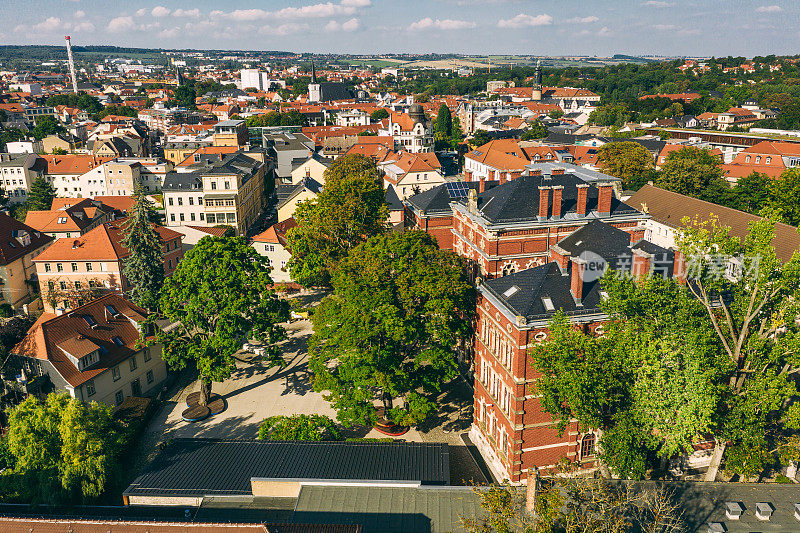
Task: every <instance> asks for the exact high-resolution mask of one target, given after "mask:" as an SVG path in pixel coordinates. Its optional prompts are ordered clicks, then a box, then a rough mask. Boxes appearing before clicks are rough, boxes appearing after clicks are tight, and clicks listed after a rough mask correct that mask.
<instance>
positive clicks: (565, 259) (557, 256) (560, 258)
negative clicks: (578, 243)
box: [550, 244, 570, 274]
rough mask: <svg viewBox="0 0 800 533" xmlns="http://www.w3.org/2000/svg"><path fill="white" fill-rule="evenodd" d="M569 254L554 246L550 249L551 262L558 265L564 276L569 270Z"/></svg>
mask: <svg viewBox="0 0 800 533" xmlns="http://www.w3.org/2000/svg"><path fill="white" fill-rule="evenodd" d="M569 257H570V256H569V252H568V251H566V250H565V249H563V248H562V247H560V246H559V245H557V244H554V245H553V246H551V247H550V261H555V262H556V263H558V268H560V269H561V273H562V274H566V273H567V270H568V269H569Z"/></svg>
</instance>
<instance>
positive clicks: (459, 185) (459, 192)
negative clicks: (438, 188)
mask: <svg viewBox="0 0 800 533" xmlns="http://www.w3.org/2000/svg"><path fill="white" fill-rule="evenodd" d="M445 186H446V187H447V194H449V195H450V198H466V197H467V193H469V187H467V184H466V183H464V182H463V181H448V182H447V183H445Z"/></svg>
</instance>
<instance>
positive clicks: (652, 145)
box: [598, 137, 667, 154]
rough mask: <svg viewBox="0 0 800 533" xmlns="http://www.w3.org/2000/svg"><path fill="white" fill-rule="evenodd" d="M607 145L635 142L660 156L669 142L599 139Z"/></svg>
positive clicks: (636, 138) (637, 139)
mask: <svg viewBox="0 0 800 533" xmlns="http://www.w3.org/2000/svg"><path fill="white" fill-rule="evenodd" d="M598 139H601V140H603V141H605V142H607V143H616V142H634V143H636V144H640V145H642V146H643V147H645V148H647V150H648V151H649V152H651V153H654V154H660V153H661V150H663V149H664V147H665V146H666V145H667V141H662V140H660V139H640V138H638V137H631V138H630V139H624V138H615V137H598Z"/></svg>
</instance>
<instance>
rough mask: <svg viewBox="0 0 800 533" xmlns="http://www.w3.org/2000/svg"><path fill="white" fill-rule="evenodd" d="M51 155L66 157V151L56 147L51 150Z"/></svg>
mask: <svg viewBox="0 0 800 533" xmlns="http://www.w3.org/2000/svg"><path fill="white" fill-rule="evenodd" d="M53 155H67V151H66V150H64V149H63V148H59V147H58V146H56V147H55V148H53Z"/></svg>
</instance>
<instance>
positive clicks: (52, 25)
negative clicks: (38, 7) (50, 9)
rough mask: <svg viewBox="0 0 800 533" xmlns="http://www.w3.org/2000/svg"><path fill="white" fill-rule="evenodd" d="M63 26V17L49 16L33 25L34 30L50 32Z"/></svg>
mask: <svg viewBox="0 0 800 533" xmlns="http://www.w3.org/2000/svg"><path fill="white" fill-rule="evenodd" d="M61 27H63V25H62V24H61V19H60V18H58V17H47V18H46V19H44V20H43V21H42V22H40V23H39V24H35V25H34V26H33V31H37V32H42V33H50V32H52V31H55V30H57V29H59V28H61Z"/></svg>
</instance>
